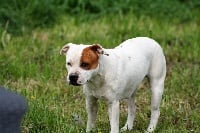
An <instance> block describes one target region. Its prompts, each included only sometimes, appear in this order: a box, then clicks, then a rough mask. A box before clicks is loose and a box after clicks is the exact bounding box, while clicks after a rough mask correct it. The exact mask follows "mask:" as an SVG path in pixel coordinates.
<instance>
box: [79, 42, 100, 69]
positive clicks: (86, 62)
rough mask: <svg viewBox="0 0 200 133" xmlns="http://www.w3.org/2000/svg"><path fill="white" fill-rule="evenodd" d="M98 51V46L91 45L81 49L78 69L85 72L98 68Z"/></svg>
mask: <svg viewBox="0 0 200 133" xmlns="http://www.w3.org/2000/svg"><path fill="white" fill-rule="evenodd" d="M98 49H101V47H100V46H99V45H92V46H89V47H87V48H85V49H83V52H82V56H81V60H80V67H81V68H83V69H85V70H91V69H95V68H97V66H98V59H99V54H98Z"/></svg>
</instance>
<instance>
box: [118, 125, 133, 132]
mask: <svg viewBox="0 0 200 133" xmlns="http://www.w3.org/2000/svg"><path fill="white" fill-rule="evenodd" d="M132 129H133V128H129V127H128V125H127V124H126V125H125V126H124V127H122V128H121V129H120V132H125V131H130V130H132Z"/></svg>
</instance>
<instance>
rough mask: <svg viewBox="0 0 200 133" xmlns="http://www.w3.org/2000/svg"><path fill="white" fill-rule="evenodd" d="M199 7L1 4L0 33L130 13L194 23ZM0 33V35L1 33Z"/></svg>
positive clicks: (154, 2) (125, 0) (65, 0)
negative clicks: (63, 18)
mask: <svg viewBox="0 0 200 133" xmlns="http://www.w3.org/2000/svg"><path fill="white" fill-rule="evenodd" d="M199 6H200V3H199V1H198V0H193V1H182V0H176V1H174V0H168V1H162V0H148V1H146V0H115V1H112V0H106V1H105V0H98V1H91V0H56V1H54V0H42V1H40V0H1V2H0V29H1V30H2V29H4V28H5V25H6V23H8V28H7V30H8V31H9V32H11V33H22V32H24V31H26V30H27V29H32V28H35V27H48V26H51V25H52V24H54V23H55V22H57V21H58V20H59V19H60V18H59V16H60V15H64V14H70V15H75V16H79V15H81V16H85V17H86V19H88V17H87V16H88V14H89V15H95V16H96V15H97V16H103V15H106V14H113V13H119V12H121V13H122V14H126V13H128V12H133V13H134V14H135V15H136V16H138V17H140V16H141V15H145V16H149V17H155V18H157V19H167V20H171V19H174V18H175V19H176V20H177V21H181V22H185V21H190V20H191V19H194V20H198V16H197V15H198V14H197V12H198V11H199V8H198V7H199ZM1 32H2V31H1Z"/></svg>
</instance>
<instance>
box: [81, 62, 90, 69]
mask: <svg viewBox="0 0 200 133" xmlns="http://www.w3.org/2000/svg"><path fill="white" fill-rule="evenodd" d="M81 67H82V68H88V67H89V63H86V62H82V63H81Z"/></svg>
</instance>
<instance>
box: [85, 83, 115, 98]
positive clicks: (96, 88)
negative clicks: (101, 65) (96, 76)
mask: <svg viewBox="0 0 200 133" xmlns="http://www.w3.org/2000/svg"><path fill="white" fill-rule="evenodd" d="M83 90H84V93H85V95H87V96H94V97H96V98H98V99H104V100H110V99H111V98H113V97H115V96H114V94H115V93H114V92H113V91H112V87H111V85H110V84H106V83H105V82H104V81H102V80H95V81H94V82H91V83H88V84H86V85H84V86H83Z"/></svg>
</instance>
